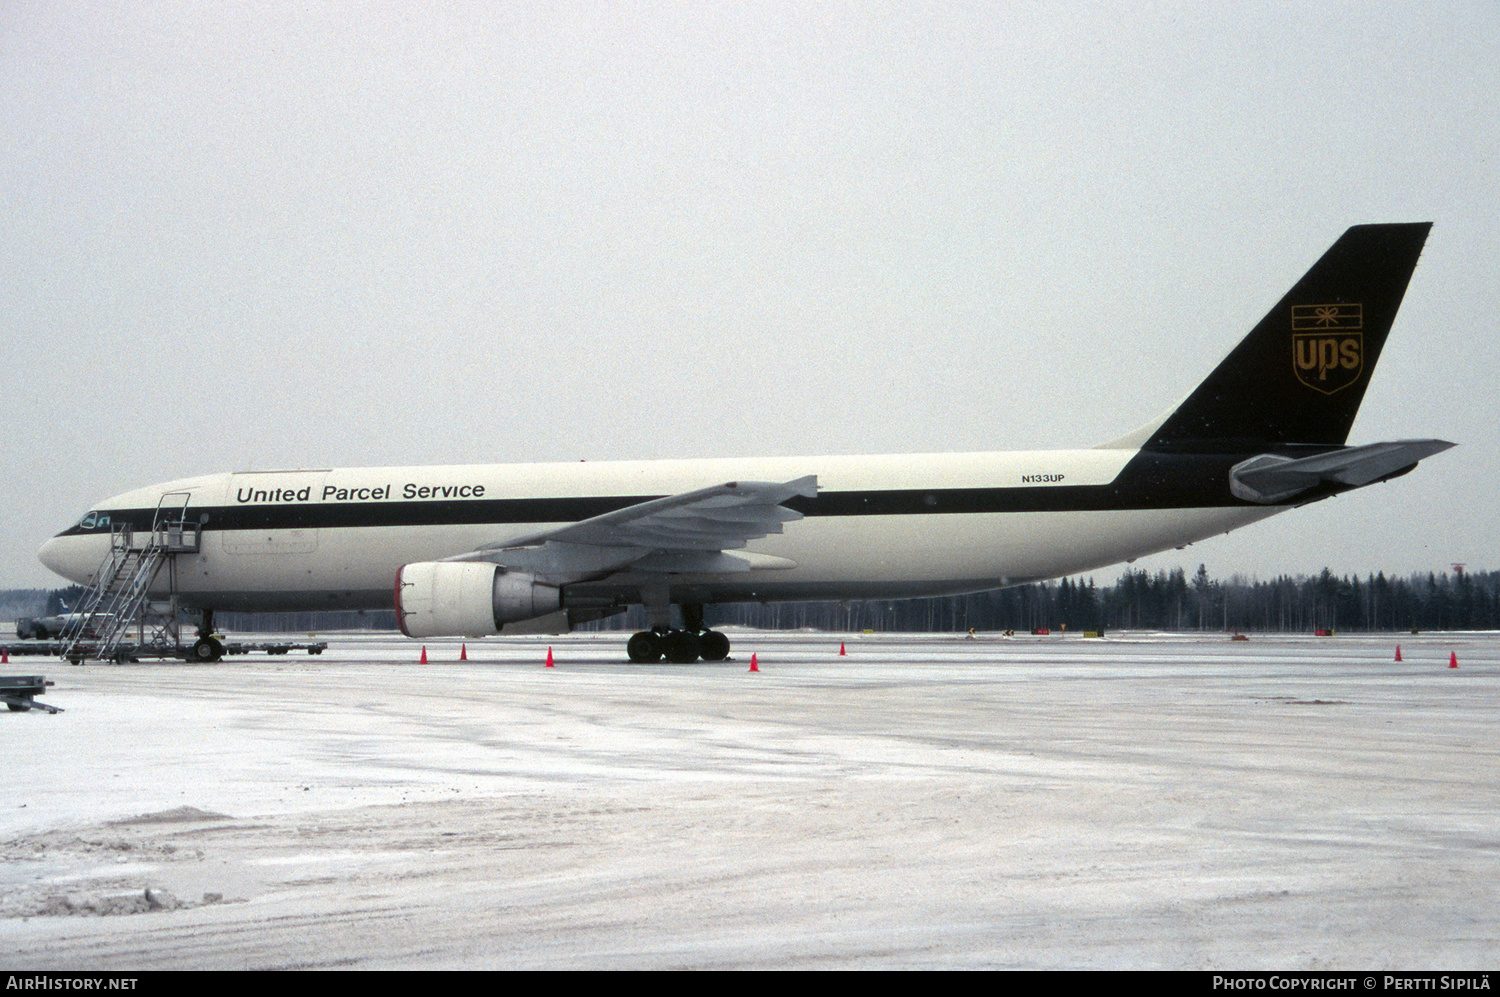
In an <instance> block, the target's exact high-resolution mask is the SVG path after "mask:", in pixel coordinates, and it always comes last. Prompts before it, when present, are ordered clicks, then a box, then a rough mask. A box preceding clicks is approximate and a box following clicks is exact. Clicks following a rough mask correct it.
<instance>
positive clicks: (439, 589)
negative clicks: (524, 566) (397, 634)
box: [396, 561, 562, 637]
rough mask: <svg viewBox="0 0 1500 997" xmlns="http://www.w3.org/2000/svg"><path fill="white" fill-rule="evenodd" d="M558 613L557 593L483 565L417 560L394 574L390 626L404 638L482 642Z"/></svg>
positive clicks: (518, 575)
mask: <svg viewBox="0 0 1500 997" xmlns="http://www.w3.org/2000/svg"><path fill="white" fill-rule="evenodd" d="M561 608H562V592H561V591H560V590H559V589H558V588H557V586H555V585H547V584H545V583H543V582H539V581H537V580H536V578H535V577H534V576H532V575H528V574H524V573H522V572H512V571H506V570H505V569H504V568H502V567H500V566H499V565H496V564H489V563H487V562H484V561H422V562H418V563H416V564H408V565H405V566H403V567H402V568H401V570H400V571H397V572H396V623H397V624H398V625H399V626H400V627H401V632H402V633H404V634H406V636H408V637H487V636H489V635H491V634H497V633H499V632H500V628H501V627H503V626H504V625H505V624H507V623H514V622H516V621H517V620H529V619H533V618H535V617H538V616H545V615H547V614H548V613H555V612H557V611H558V610H559V609H561Z"/></svg>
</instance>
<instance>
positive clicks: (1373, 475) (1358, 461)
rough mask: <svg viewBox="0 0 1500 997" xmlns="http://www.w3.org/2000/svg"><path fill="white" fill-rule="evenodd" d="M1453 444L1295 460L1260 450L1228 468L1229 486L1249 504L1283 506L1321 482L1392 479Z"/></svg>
mask: <svg viewBox="0 0 1500 997" xmlns="http://www.w3.org/2000/svg"><path fill="white" fill-rule="evenodd" d="M1453 445H1454V444H1452V443H1449V442H1447V441H1446V440H1393V441H1391V442H1388V443H1368V444H1366V445H1364V446H1362V447H1348V448H1346V449H1343V450H1331V451H1329V452H1328V453H1324V454H1318V455H1317V456H1315V457H1302V458H1300V459H1296V460H1293V459H1292V458H1290V457H1278V456H1276V455H1275V454H1261V455H1260V456H1259V457H1251V458H1250V459H1249V460H1246V461H1241V462H1240V463H1238V464H1236V465H1234V467H1232V468H1230V469H1229V490H1230V491H1231V492H1232V493H1234V495H1235V497H1237V498H1242V499H1244V500H1245V501H1247V502H1257V503H1260V504H1262V505H1279V504H1281V503H1283V502H1285V501H1287V500H1289V499H1293V498H1295V497H1296V496H1298V495H1300V494H1302V493H1303V492H1306V491H1310V490H1311V489H1313V488H1316V487H1317V486H1318V485H1344V486H1346V487H1348V488H1360V487H1362V486H1364V485H1369V484H1373V483H1375V482H1377V481H1383V480H1385V479H1386V478H1394V477H1396V476H1397V475H1398V474H1405V473H1406V472H1407V471H1410V470H1411V469H1412V468H1414V467H1416V466H1417V462H1418V461H1420V460H1422V459H1423V458H1425V457H1431V456H1432V455H1433V454H1436V453H1442V452H1443V451H1444V450H1447V449H1448V448H1449V447H1451V446H1453Z"/></svg>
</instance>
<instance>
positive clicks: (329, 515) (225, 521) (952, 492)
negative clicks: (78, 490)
mask: <svg viewBox="0 0 1500 997" xmlns="http://www.w3.org/2000/svg"><path fill="white" fill-rule="evenodd" d="M1320 449H1327V448H1320ZM1245 456H1246V455H1245V454H1228V455H1226V454H1222V453H1219V454H1159V453H1150V452H1143V453H1138V454H1137V455H1136V456H1135V457H1134V458H1133V459H1131V461H1130V462H1129V463H1128V464H1127V465H1126V467H1125V468H1124V469H1123V470H1122V471H1121V472H1120V474H1119V475H1118V476H1117V477H1116V478H1115V480H1114V481H1112V482H1110V483H1108V484H1103V485H1046V486H1042V487H1024V488H996V487H989V488H896V489H872V490H851V491H823V492H819V493H818V495H817V497H816V498H805V497H802V496H797V497H794V498H791V499H788V500H787V501H786V502H785V503H784V504H785V505H786V506H787V507H788V508H790V509H795V510H796V511H798V512H800V513H802V514H804V515H806V516H808V517H810V518H820V517H847V516H942V515H976V514H986V513H1014V512H1116V511H1118V512H1124V511H1136V510H1145V509H1209V508H1230V507H1240V506H1246V505H1250V504H1251V503H1248V502H1245V501H1243V500H1241V499H1238V498H1235V497H1234V496H1233V495H1231V494H1230V492H1229V487H1228V471H1229V468H1230V467H1232V466H1233V465H1234V464H1235V463H1236V462H1238V461H1240V460H1243V459H1244V457H1245ZM1336 490H1337V489H1336V488H1328V489H1318V490H1316V492H1315V493H1308V494H1306V495H1304V496H1299V497H1298V502H1299V503H1301V502H1305V501H1310V500H1312V499H1315V498H1320V497H1323V495H1326V494H1331V493H1332V492H1333V491H1336ZM661 497H662V496H660V495H617V496H583V497H576V498H510V499H490V498H486V499H447V500H429V501H397V502H287V503H281V504H257V505H248V504H247V505H216V506H196V507H194V506H190V507H189V508H188V518H189V519H192V520H197V521H200V522H201V523H202V525H203V528H204V529H205V530H208V531H221V530H317V529H350V528H354V529H358V528H371V527H422V526H472V525H484V524H497V525H506V526H511V525H514V526H527V525H532V524H541V523H576V522H579V521H581V520H585V519H590V518H592V517H594V516H601V515H603V514H605V513H607V512H615V511H616V510H619V509H624V508H626V507H628V506H632V505H636V504H639V503H641V502H648V501H651V500H653V499H657V498H661ZM101 513H102V514H105V515H108V516H109V517H110V524H109V525H100V526H95V527H94V528H92V529H84V528H82V527H81V526H73V527H71V528H69V529H67V530H64V531H63V534H62V535H71V534H81V533H107V532H109V529H110V528H111V526H113V527H118V526H120V525H121V524H122V523H128V524H129V525H130V527H131V528H132V529H142V530H144V529H150V527H151V524H152V518H153V517H154V516H155V515H156V510H155V509H109V510H101ZM502 539H503V538H502Z"/></svg>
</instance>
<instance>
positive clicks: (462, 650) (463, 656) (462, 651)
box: [458, 642, 469, 661]
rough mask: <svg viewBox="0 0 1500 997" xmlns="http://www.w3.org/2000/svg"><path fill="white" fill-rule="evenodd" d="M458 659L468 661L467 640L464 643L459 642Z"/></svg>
mask: <svg viewBox="0 0 1500 997" xmlns="http://www.w3.org/2000/svg"><path fill="white" fill-rule="evenodd" d="M458 660H459V661H468V660H469V645H468V642H465V643H463V644H460V645H459V646H458Z"/></svg>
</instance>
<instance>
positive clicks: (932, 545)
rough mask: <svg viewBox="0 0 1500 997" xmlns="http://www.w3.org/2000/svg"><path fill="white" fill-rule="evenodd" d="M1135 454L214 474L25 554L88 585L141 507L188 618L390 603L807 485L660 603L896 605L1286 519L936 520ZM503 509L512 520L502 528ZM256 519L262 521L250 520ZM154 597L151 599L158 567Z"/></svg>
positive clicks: (1039, 516) (1176, 514) (1090, 481)
mask: <svg viewBox="0 0 1500 997" xmlns="http://www.w3.org/2000/svg"><path fill="white" fill-rule="evenodd" d="M1135 455H1136V452H1135V451H1133V450H1122V449H1092V450H1072V451H1023V452H1011V453H970V454H927V455H889V456H864V457H851V456H842V457H787V458H758V459H714V460H663V461H617V462H597V463H595V462H578V463H567V464H501V465H473V466H458V465H455V466H441V467H385V468H345V469H333V470H301V471H274V472H246V473H232V474H216V475H208V476H204V477H198V478H187V479H182V480H178V481H172V482H167V483H165V484H160V485H153V486H151V487H149V488H143V489H138V490H135V491H132V492H127V493H125V494H122V495H118V496H115V497H114V498H112V499H109V500H108V501H106V502H104V503H101V504H100V505H98V506H96V507H95V508H94V509H93V510H91V512H90V515H89V517H85V519H84V521H83V522H84V523H89V522H90V517H92V526H91V529H89V530H84V531H81V532H80V531H79V527H74V528H73V530H72V531H64V533H62V534H59V535H58V536H57V537H55V538H53V539H52V540H50V541H49V542H48V543H47V544H46V546H44V547H43V549H42V552H41V558H42V560H43V562H44V563H46V564H47V566H48V567H50V568H52V569H53V570H54V571H56V572H57V573H59V574H61V575H63V576H64V577H66V578H69V579H71V580H73V581H75V582H78V583H80V584H82V583H86V582H88V581H89V580H90V578H91V577H92V576H93V575H94V574H95V573H96V572H97V571H98V570H99V567H100V564H101V561H103V559H104V557H105V555H106V553H107V552H108V549H109V542H110V528H109V524H107V523H105V522H104V520H105V518H106V517H110V518H112V519H113V520H114V522H115V525H116V526H117V525H118V522H119V520H121V519H125V518H131V517H129V516H126V515H125V514H126V513H128V512H133V513H134V517H135V518H137V519H139V518H140V517H141V516H145V517H146V520H147V521H149V518H150V513H151V512H152V511H153V510H155V509H157V508H158V506H161V507H163V508H171V509H174V510H177V509H181V508H183V507H184V506H185V507H186V510H187V513H188V516H189V518H190V519H192V520H194V521H198V520H199V519H203V520H204V521H203V522H202V527H203V532H202V539H201V544H200V548H199V550H198V551H197V552H196V553H192V554H182V555H178V556H177V557H176V558H175V562H176V563H175V565H174V566H173V567H174V571H175V579H174V580H173V584H175V588H176V591H177V593H178V594H179V595H180V596H181V597H182V599H183V600H184V602H185V603H186V604H188V605H193V606H199V607H204V608H216V609H224V610H254V609H303V610H316V609H343V608H378V607H385V606H389V605H391V591H392V583H393V579H394V578H395V576H396V572H397V570H398V569H400V568H401V566H402V565H405V564H408V563H411V562H418V561H433V560H439V559H442V558H446V557H452V556H456V555H461V554H465V553H468V552H471V551H474V550H475V549H476V548H479V547H482V546H487V545H495V544H497V543H502V542H504V541H507V540H509V539H512V538H516V537H520V536H523V535H527V534H534V533H536V532H539V531H542V530H546V529H549V528H552V527H558V526H562V525H565V524H566V523H568V522H572V521H574V520H575V519H577V518H581V516H582V515H584V514H585V513H578V514H575V513H573V512H569V513H568V514H566V515H562V514H559V515H558V518H556V519H552V520H547V521H543V520H539V519H537V518H535V517H536V515H537V514H538V510H547V509H550V508H553V507H556V508H557V509H573V508H575V507H576V508H583V507H585V506H586V504H587V501H588V500H590V499H598V500H603V499H619V500H620V501H619V503H618V504H620V505H623V504H627V503H628V502H632V501H643V500H645V499H647V498H653V497H659V496H665V495H672V494H677V493H681V492H686V491H690V490H693V489H698V488H703V487H706V486H710V485H716V484H721V483H723V482H728V481H786V480H789V479H794V478H798V477H801V476H804V475H816V476H817V479H818V486H819V493H820V497H822V496H838V495H840V494H842V495H844V496H845V498H846V501H845V503H844V508H845V513H846V514H839V515H822V514H809V515H808V516H807V517H806V518H803V519H800V520H797V521H794V522H790V523H787V524H786V525H785V530H784V532H782V533H780V534H772V535H770V536H767V537H765V538H763V539H760V540H755V541H752V542H750V544H749V545H748V547H747V548H745V550H744V551H741V552H737V553H743V554H747V555H749V559H750V560H751V563H752V564H753V565H754V567H752V569H751V570H750V571H748V572H741V573H737V574H733V575H687V576H672V579H671V585H672V587H673V589H674V591H676V590H683V591H690V592H691V593H693V598H694V599H695V600H696V601H740V600H770V599H852V598H899V597H906V596H917V595H937V594H947V593H958V592H966V591H977V590H982V589H989V588H997V587H1001V586H1005V585H1010V584H1018V583H1022V582H1027V581H1033V580H1038V579H1045V578H1054V577H1058V576H1061V575H1066V574H1070V573H1074V572H1080V571H1086V570H1090V569H1094V568H1098V567H1103V566H1106V565H1109V564H1114V563H1117V562H1120V561H1125V560H1129V559H1132V558H1135V557H1139V556H1141V555H1145V554H1150V553H1153V552H1155V551H1159V550H1164V549H1168V548H1171V547H1176V546H1180V545H1182V544H1186V543H1190V542H1193V541H1196V540H1200V539H1203V538H1205V537H1209V536H1213V535H1215V534H1218V533H1224V532H1227V531H1229V530H1232V529H1235V528H1237V527H1240V526H1244V525H1246V524H1247V523H1251V522H1254V521H1256V520H1259V519H1263V518H1265V517H1267V516H1270V515H1273V514H1275V513H1276V512H1280V511H1282V510H1283V509H1284V508H1285V507H1284V506H1271V507H1268V506H1235V505H1212V506H1207V507H1202V508H1198V507H1161V508H1128V507H1122V508H1090V509H1086V510H1085V509H1078V510H1067V509H1060V510H1059V509H1045V510H1042V511H984V512H972V511H954V510H951V509H947V508H945V506H946V505H947V504H948V503H949V501H950V496H952V495H954V494H957V493H958V492H955V490H959V491H960V492H961V491H962V490H970V489H972V490H1017V491H1016V493H1017V494H1024V495H1028V496H1032V495H1036V496H1040V498H1041V499H1042V500H1043V504H1046V502H1045V500H1046V499H1047V497H1048V496H1047V495H1046V493H1045V492H1046V490H1050V489H1072V488H1075V487H1077V486H1105V485H1109V484H1110V483H1111V482H1112V481H1114V480H1115V479H1116V478H1117V476H1118V475H1119V474H1120V472H1121V470H1122V469H1123V468H1124V467H1125V465H1126V464H1127V463H1128V462H1129V461H1130V460H1131V458H1133V457H1134V456H1135ZM928 490H930V494H928ZM894 492H899V493H901V494H902V495H903V496H904V497H905V500H906V501H907V502H908V508H905V509H903V511H901V512H900V513H898V514H864V513H863V512H862V511H861V509H860V508H859V506H860V505H861V503H864V502H875V501H876V499H875V498H859V497H858V496H879V495H880V494H889V493H894ZM924 496H925V497H924ZM484 503H488V505H482V504H484ZM570 503H571V505H570ZM911 503H916V504H917V505H916V507H915V508H910V505H911ZM922 503H926V505H925V506H924V505H923V504H922ZM851 506H852V508H851ZM481 507H482V508H485V509H496V510H499V511H497V512H496V515H495V516H494V517H486V518H485V519H484V521H474V518H475V517H474V515H473V512H472V510H474V509H478V508H481ZM871 508H876V506H874V505H872V506H871ZM927 508H930V509H931V511H930V512H929V511H926V510H927ZM505 510H518V511H517V512H516V515H515V516H514V517H512V518H503V517H505V516H506V515H508V513H507V512H506V511H505ZM543 514H546V513H543ZM586 514H588V515H592V514H595V513H592V512H589V513H586ZM204 517H206V519H204ZM497 517H499V518H497ZM257 518H262V519H264V520H265V522H266V523H267V524H269V525H259V526H257V525H253V524H252V523H251V522H250V521H251V520H255V519H257ZM231 526H232V527H235V528H226V527H231ZM641 583H642V579H641V578H639V577H637V576H633V575H631V574H629V573H625V574H620V575H615V576H611V577H610V578H609V579H605V580H599V581H595V582H589V583H586V584H581V585H577V586H573V588H574V589H575V590H577V591H579V592H586V591H592V592H593V593H594V595H595V596H596V597H598V598H607V597H608V596H609V594H610V593H616V594H617V596H618V597H619V598H625V599H627V601H638V600H629V596H630V595H631V594H638V592H639V586H640V584H641ZM156 588H157V590H159V592H158V594H165V592H166V590H167V588H168V577H167V575H166V573H164V574H163V575H162V576H161V577H160V578H159V579H158V582H157V586H156Z"/></svg>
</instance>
